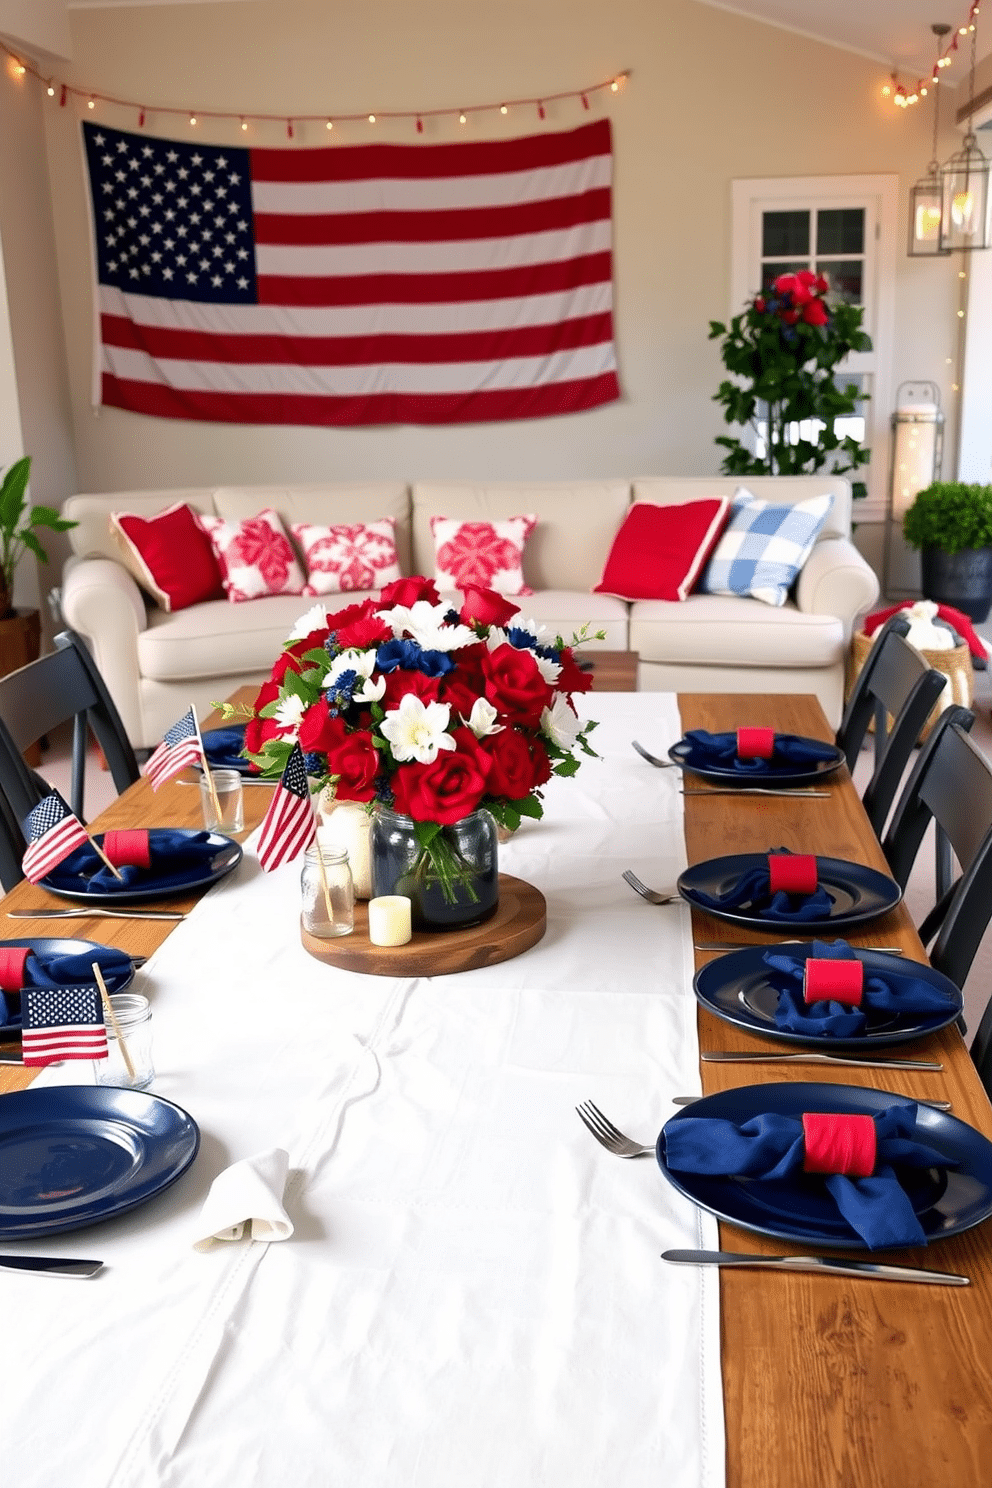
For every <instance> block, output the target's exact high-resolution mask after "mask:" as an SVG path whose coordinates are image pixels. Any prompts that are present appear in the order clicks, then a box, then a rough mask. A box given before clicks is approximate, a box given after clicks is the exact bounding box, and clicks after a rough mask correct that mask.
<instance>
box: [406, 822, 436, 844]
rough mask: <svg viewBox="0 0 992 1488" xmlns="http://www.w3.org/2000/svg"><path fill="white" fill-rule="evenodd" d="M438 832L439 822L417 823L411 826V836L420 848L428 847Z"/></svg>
mask: <svg viewBox="0 0 992 1488" xmlns="http://www.w3.org/2000/svg"><path fill="white" fill-rule="evenodd" d="M440 831H441V823H440V822H432V821H428V822H425V821H418V822H414V824H413V834H414V836H415V837H416V839H417V841H418V842H419V843H420V846H421V847H427V846H429V845H430V843H432V842H433V841H434V838H435V837H436V836H437V834H438V833H439V832H440Z"/></svg>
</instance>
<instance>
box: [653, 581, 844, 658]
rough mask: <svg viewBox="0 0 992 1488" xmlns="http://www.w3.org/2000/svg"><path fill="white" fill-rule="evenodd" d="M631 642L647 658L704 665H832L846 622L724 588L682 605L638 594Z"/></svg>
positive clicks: (840, 650)
mask: <svg viewBox="0 0 992 1488" xmlns="http://www.w3.org/2000/svg"><path fill="white" fill-rule="evenodd" d="M630 646H631V650H633V651H637V652H639V653H640V657H641V660H642V661H660V662H679V663H684V664H695V665H699V666H739V667H759V668H760V667H803V668H815V667H829V666H835V665H836V664H837V663H838V662H839V661H841V660H842V659H843V657H844V654H845V642H844V625H843V622H842V621H841V620H839V619H838V618H837V616H835V615H806V614H803V613H802V612H801V611H799V610H797V609H796V607H795V605H794V604H793V603H792V602H791V601H789V602H787V603H786V604H785V605H783V606H782V608H781V609H779V608H773V607H772V606H771V605H764V604H759V603H758V602H757V601H756V600H753V599H737V598H733V597H730V596H725V595H719V594H690V596H689V598H688V599H687V600H686V602H685V604H677V605H673V604H665V603H664V602H663V601H661V600H654V599H642V600H639V601H638V602H637V603H636V604H635V605H634V606H633V607H632V609H631V612H630Z"/></svg>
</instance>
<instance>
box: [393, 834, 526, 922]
mask: <svg viewBox="0 0 992 1488" xmlns="http://www.w3.org/2000/svg"><path fill="white" fill-rule="evenodd" d="M372 888H373V891H374V893H375V895H376V896H377V897H378V896H380V895H384V894H401V895H403V896H404V897H406V898H407V899H409V900H410V907H411V912H412V917H413V928H414V929H415V930H459V929H463V928H465V927H466V926H468V925H478V924H480V923H481V922H482V921H483V920H488V919H489V917H490V915H494V914H495V913H496V910H497V908H498V906H499V861H498V846H497V840H496V822H495V820H494V818H493V817H492V816H491V815H490V813H489V812H488V811H485V810H479V811H473V812H472V813H471V815H470V816H466V817H463V818H462V820H461V821H457V822H454V823H453V824H452V825H451V826H444V827H442V828H441V830H440V831H439V832H438V833H437V834H436V835H435V836H434V837H433V838H432V839H431V841H430V843H429V844H428V845H427V847H421V845H420V843H419V842H418V840H417V834H416V823H415V822H414V821H413V819H412V818H411V817H409V816H404V815H403V814H402V813H400V812H398V811H390V810H389V808H388V807H385V806H377V807H376V810H375V813H374V815H373V817H372Z"/></svg>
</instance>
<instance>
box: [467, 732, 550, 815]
mask: <svg viewBox="0 0 992 1488" xmlns="http://www.w3.org/2000/svg"><path fill="white" fill-rule="evenodd" d="M535 746H536V749H535ZM483 747H484V748H485V751H486V753H487V754H488V755H489V758H490V760H491V761H492V767H491V769H490V771H489V778H488V780H487V781H486V793H487V794H488V795H490V796H505V797H506V799H507V800H508V801H522V800H523V798H524V797H525V796H529V795H530V793H531V791H532V790H533V789H534V787H535V785H538V784H542V783H543V782H544V781H545V780H547V778H548V774H550V765H549V763H548V756H547V753H546V751H545V749H544V746H543V745H542V744H541V742H540V740H538V739H528V738H527V736H526V735H525V734H518V733H515V732H514V731H513V730H512V729H504V730H503V732H502V733H501V734H491V735H490V736H489V737H488V738H487V739H486V741H485V744H484V746H483ZM545 770H547V772H548V774H545V773H544V771H545Z"/></svg>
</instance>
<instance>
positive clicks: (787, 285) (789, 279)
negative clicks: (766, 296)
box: [775, 274, 796, 294]
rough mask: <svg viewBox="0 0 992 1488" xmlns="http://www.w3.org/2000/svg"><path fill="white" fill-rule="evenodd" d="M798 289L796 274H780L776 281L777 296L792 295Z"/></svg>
mask: <svg viewBox="0 0 992 1488" xmlns="http://www.w3.org/2000/svg"><path fill="white" fill-rule="evenodd" d="M795 287H796V276H795V274H779V276H778V278H777V279H776V280H775V293H776V294H790V293H791V292H792V290H794V289H795Z"/></svg>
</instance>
